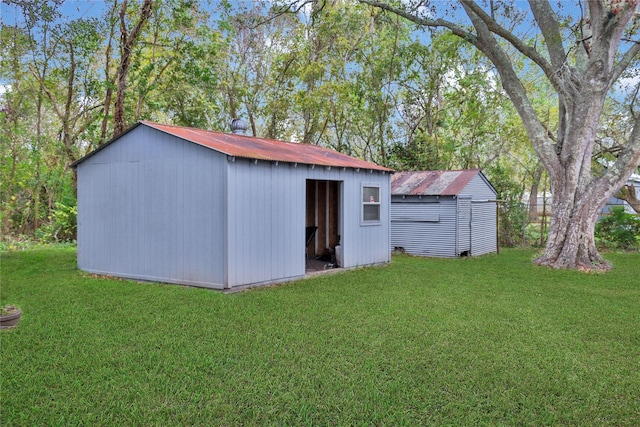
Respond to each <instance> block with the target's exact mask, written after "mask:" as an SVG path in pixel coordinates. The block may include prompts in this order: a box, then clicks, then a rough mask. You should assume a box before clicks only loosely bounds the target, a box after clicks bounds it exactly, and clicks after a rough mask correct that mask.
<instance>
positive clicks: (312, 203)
mask: <svg viewBox="0 0 640 427" xmlns="http://www.w3.org/2000/svg"><path fill="white" fill-rule="evenodd" d="M340 187H341V182H340V181H327V180H314V179H308V180H307V196H306V197H307V200H306V202H307V203H306V205H307V207H306V229H307V236H306V237H307V242H306V243H307V246H306V248H305V250H306V253H305V255H306V257H305V258H306V272H307V273H310V272H314V271H320V270H326V269H333V268H336V267H338V259H337V257H336V246H338V245H339V244H340Z"/></svg>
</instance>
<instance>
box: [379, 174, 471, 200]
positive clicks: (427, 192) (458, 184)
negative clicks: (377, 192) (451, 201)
mask: <svg viewBox="0 0 640 427" xmlns="http://www.w3.org/2000/svg"><path fill="white" fill-rule="evenodd" d="M479 173H481V172H480V169H470V170H459V171H421V172H396V173H395V174H393V175H392V176H391V194H392V195H394V196H457V195H459V194H460V192H461V191H462V190H464V188H465V187H466V186H467V184H469V182H470V181H471V180H472V179H473V178H474V177H475V176H476V175H478V174H479Z"/></svg>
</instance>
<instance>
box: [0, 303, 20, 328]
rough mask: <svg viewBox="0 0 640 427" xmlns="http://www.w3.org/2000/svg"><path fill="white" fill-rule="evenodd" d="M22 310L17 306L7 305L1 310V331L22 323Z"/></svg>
mask: <svg viewBox="0 0 640 427" xmlns="http://www.w3.org/2000/svg"><path fill="white" fill-rule="evenodd" d="M20 316H22V310H20V309H19V308H18V307H16V306H15V305H7V306H5V307H2V308H0V329H10V328H13V327H15V326H16V325H17V324H18V322H20Z"/></svg>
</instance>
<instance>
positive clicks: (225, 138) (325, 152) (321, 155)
mask: <svg viewBox="0 0 640 427" xmlns="http://www.w3.org/2000/svg"><path fill="white" fill-rule="evenodd" d="M140 123H141V124H143V125H145V126H149V127H152V128H154V129H157V130H159V131H162V132H166V133H168V134H171V135H173V136H176V137H178V138H182V139H184V140H187V141H190V142H193V143H195V144H198V145H202V146H204V147H208V148H211V149H213V150H216V151H219V152H220V153H223V154H226V155H229V156H234V157H243V158H248V159H257V160H268V161H280V162H288V163H303V164H309V165H319V166H333V167H347V168H354V169H358V168H360V169H373V170H380V171H390V172H391V171H392V170H391V169H389V168H385V167H383V166H379V165H376V164H375V163H370V162H367V161H364V160H360V159H356V158H354V157H351V156H348V155H346V154H342V153H338V152H337V151H333V150H329V149H327V148H323V147H320V146H317V145H309V144H298V143H292V142H283V141H277V140H273V139H264V138H256V137H252V136H246V135H237V134H230V133H222V132H213V131H208V130H202V129H195V128H188V127H182V126H171V125H162V124H158V123H153V122H148V121H141V122H140Z"/></svg>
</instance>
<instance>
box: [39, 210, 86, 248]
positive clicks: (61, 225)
mask: <svg viewBox="0 0 640 427" xmlns="http://www.w3.org/2000/svg"><path fill="white" fill-rule="evenodd" d="M77 216H78V208H77V206H75V205H66V204H64V203H60V202H56V204H55V209H54V210H53V212H52V214H51V215H50V216H49V222H48V223H47V224H45V225H43V226H42V227H40V228H39V229H38V231H37V232H36V237H37V238H38V239H39V240H40V241H41V242H43V243H54V242H55V243H58V242H71V241H74V240H75V239H76V232H77Z"/></svg>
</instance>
